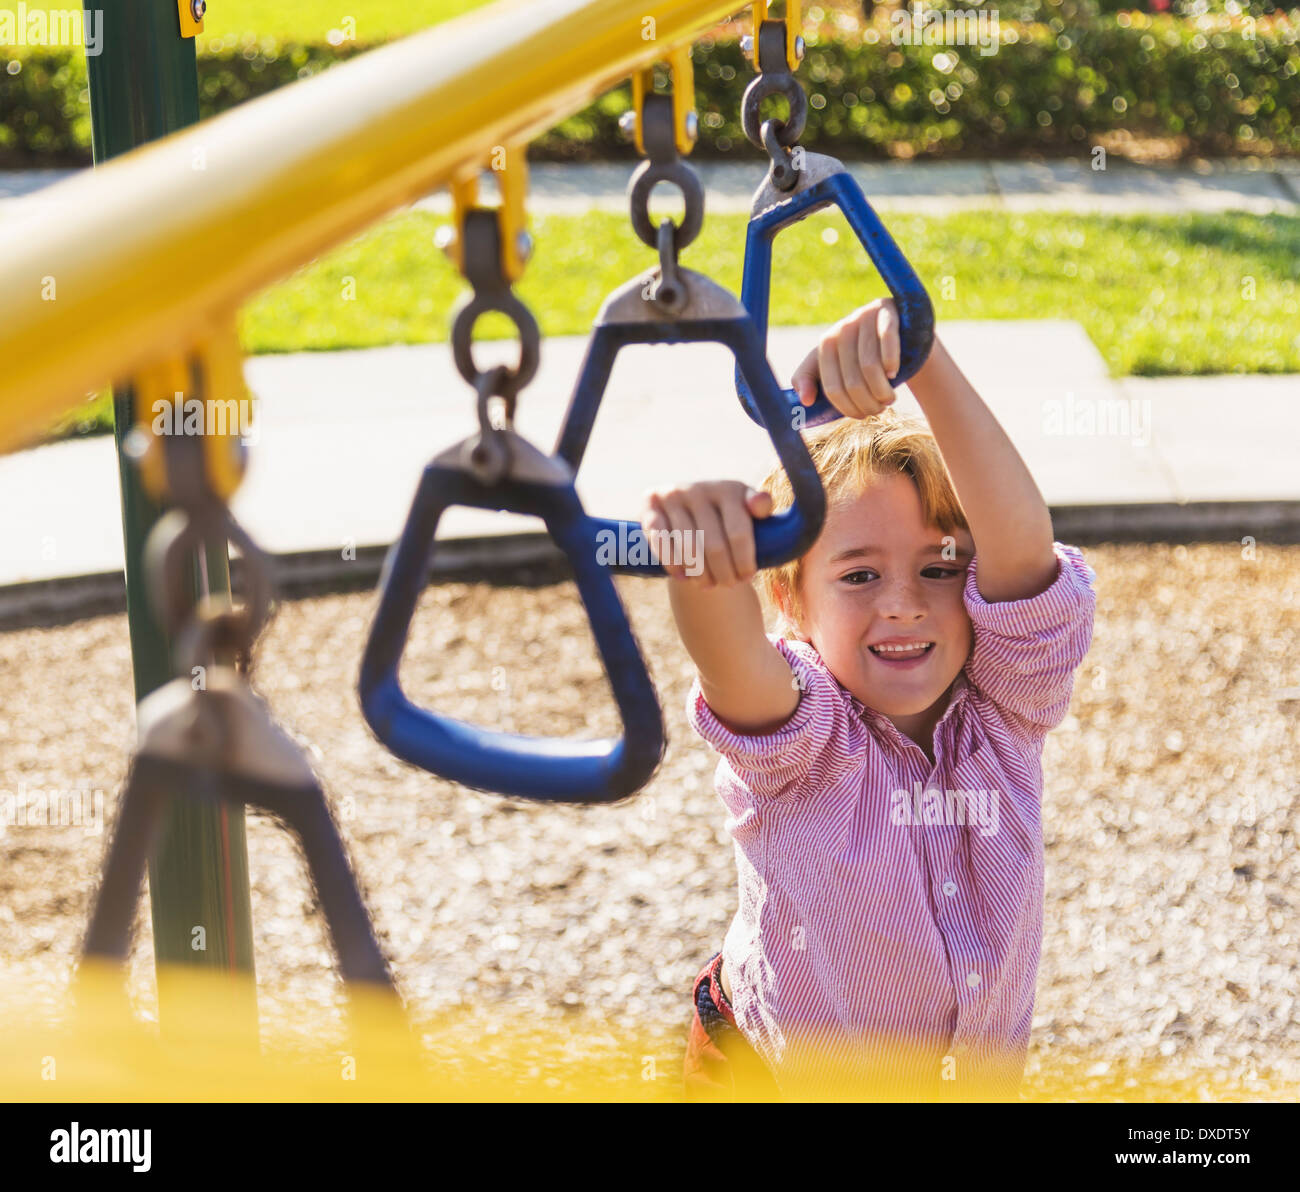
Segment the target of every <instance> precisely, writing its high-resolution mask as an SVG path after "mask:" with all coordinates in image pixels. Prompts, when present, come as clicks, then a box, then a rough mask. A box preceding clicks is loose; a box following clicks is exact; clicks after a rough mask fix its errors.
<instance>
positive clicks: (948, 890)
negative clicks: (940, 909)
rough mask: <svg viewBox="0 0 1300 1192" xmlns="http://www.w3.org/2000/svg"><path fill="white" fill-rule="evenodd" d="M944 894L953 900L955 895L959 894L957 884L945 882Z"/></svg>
mask: <svg viewBox="0 0 1300 1192" xmlns="http://www.w3.org/2000/svg"><path fill="white" fill-rule="evenodd" d="M943 892H944V893H945V894H947V895H948V897H949V898H951V897H952V896H953V895H954V894H956V893H957V883H956V882H944V883H943Z"/></svg>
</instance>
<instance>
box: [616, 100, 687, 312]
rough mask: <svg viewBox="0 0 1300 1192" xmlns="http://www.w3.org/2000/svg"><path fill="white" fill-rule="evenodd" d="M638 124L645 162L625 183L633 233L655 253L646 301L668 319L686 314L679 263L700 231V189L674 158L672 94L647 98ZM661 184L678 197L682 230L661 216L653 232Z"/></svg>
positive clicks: (681, 162)
mask: <svg viewBox="0 0 1300 1192" xmlns="http://www.w3.org/2000/svg"><path fill="white" fill-rule="evenodd" d="M640 121H641V129H642V140H643V142H644V144H645V149H646V160H644V161H642V162H641V164H640V165H638V166H637V168H636V169H635V170H634V171H633V172H632V177H631V179H629V181H628V191H627V193H628V203H629V208H630V211H631V216H632V229H633V230H634V231H635V232H636V234H637V236H638V237H640V239H641V242H642V243H643V244H646V245H647V246H649V247H650V248H653V249H656V250H657V251H658V253H659V280H658V282H657V283H656V285H655V288H654V290H653V291H652V293H651V294H650V300H651V301H652V302H654V303H656V304H657V305H659V306H661V307H662V308H663V309H664V310H666V311H668V312H669V313H677V312H678V311H681V310H682V309H684V307H685V305H686V301H687V298H688V294H687V289H686V283H685V281H684V280H683V278H682V277H681V275H680V273H679V272H678V268H677V261H678V257H679V255H680V254H681V252H682V251H683V250H684V249H685V248H686V247H687V246H688V245H689V244H691V243H692V242H693V241H694V240H695V239H696V237H698V236H699V234H700V230H701V229H702V228H703V227H704V186H703V184H702V183H701V182H700V176H699V175H698V174H697V173H696V172H695V171H694V170H693V169H691V167H690V166H689V165H688V164H687V163H686V161H685V160H683V158H682V156H681V154H680V153H679V152H678V149H677V135H676V126H675V121H674V115H673V97H672V94H671V92H667V93H649V92H647V94H646V95H645V98H644V100H643V103H642V108H641V112H640ZM660 182H668V183H671V184H672V185H673V186H676V187H677V188H678V189H679V190H680V191H681V192H682V200H683V203H684V204H685V209H684V213H683V215H682V222H681V223H680V224H674V223H673V221H672V220H671V219H669V218H668V217H667V216H665V217H664V218H663V219H662V220H661V221H660V223H659V226H658V227H657V228H656V227H655V226H654V223H653V222H652V221H651V219H650V193H651V191H653V190H654V188H655V187H656V186H657V185H658V184H659V183H660Z"/></svg>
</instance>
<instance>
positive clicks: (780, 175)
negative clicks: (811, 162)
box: [740, 20, 808, 190]
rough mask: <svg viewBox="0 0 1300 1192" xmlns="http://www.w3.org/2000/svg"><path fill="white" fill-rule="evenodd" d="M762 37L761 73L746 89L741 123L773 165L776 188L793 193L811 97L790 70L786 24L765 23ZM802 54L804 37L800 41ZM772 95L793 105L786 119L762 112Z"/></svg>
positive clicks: (756, 146) (760, 38)
mask: <svg viewBox="0 0 1300 1192" xmlns="http://www.w3.org/2000/svg"><path fill="white" fill-rule="evenodd" d="M757 34H758V74H757V76H755V78H754V79H753V81H752V82H751V83H750V84H749V86H748V87H747V88H746V89H745V96H744V98H743V99H742V100H741V106H740V123H741V127H742V128H744V130H745V136H746V137H748V138H749V140H750V143H751V144H752V145H753V146H754V147H755V148H756V149H763V150H765V151H766V153H767V155H768V159H769V161H770V163H771V165H770V172H771V178H772V185H773V186H775V187H776V188H777V189H778V190H791V189H793V187H794V185H795V183H796V182H797V181H798V180H799V169H798V167H797V165H796V164H795V162H796V156H795V147H796V146H797V145H798V142H799V138H800V137H801V136H803V130H804V126H805V125H806V124H807V121H808V96H807V93H806V92H805V91H804V89H803V84H802V83H800V82H799V80H798V79H797V78H795V76H794V73H793V72H792V71H791V70H790V64H789V59H788V57H787V54H786V36H787V35H786V25H785V21H784V20H781V21H764V22H763V23H762V25H761V26H760V28H759V29H758V30H757ZM796 44H797V46H798V47H799V53H800V54H802V46H803V38H798V39H797V42H796ZM772 95H784V96H785V98H786V101H787V102H788V103H789V105H790V114H789V116H788V117H787V118H786V119H785V120H763V119H762V116H761V112H760V109H761V108H762V106H763V101H764V100H765V99H767V98H768V97H769V96H772Z"/></svg>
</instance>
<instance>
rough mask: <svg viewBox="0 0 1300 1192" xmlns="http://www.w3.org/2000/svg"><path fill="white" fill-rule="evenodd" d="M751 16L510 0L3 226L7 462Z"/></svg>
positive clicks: (143, 154) (143, 157)
mask: <svg viewBox="0 0 1300 1192" xmlns="http://www.w3.org/2000/svg"><path fill="white" fill-rule="evenodd" d="M735 7H736V6H735V3H734V0H731V2H729V3H728V2H723V3H719V2H718V0H639V2H638V3H636V4H629V3H627V0H509V2H506V3H500V4H495V5H493V6H492V7H490V8H487V9H481V10H479V11H477V12H475V13H472V14H470V15H468V16H466V17H462V18H460V19H459V20H456V21H452V22H449V23H447V24H445V25H439V26H437V27H436V28H433V29H429V30H427V31H425V32H423V33H419V34H416V35H415V36H413V37H408V38H405V39H403V40H401V41H399V42H395V43H393V44H391V45H387V46H383V47H381V48H379V49H376V50H374V51H372V52H370V53H368V54H364V55H361V56H360V57H358V58H355V59H352V60H350V61H348V62H345V63H340V64H339V65H337V66H334V67H332V68H331V69H329V70H327V71H325V72H324V73H323V74H321V75H319V76H317V77H315V78H311V79H307V80H304V81H303V82H300V83H295V84H293V85H292V86H289V87H286V88H283V89H282V90H279V91H276V92H274V93H272V94H270V95H267V96H264V97H262V98H260V99H257V100H254V101H252V102H251V103H247V104H244V105H241V106H240V107H238V108H235V109H233V110H231V111H230V112H227V113H225V114H223V115H221V116H219V117H217V118H215V119H213V120H209V121H205V122H204V123H202V124H200V125H198V126H196V127H194V128H192V129H189V130H186V131H184V132H180V133H176V134H174V135H172V136H169V137H167V138H165V139H164V140H161V141H157V142H154V143H153V144H151V145H148V146H146V147H143V148H141V149H138V150H135V151H134V152H131V153H128V154H125V155H123V156H122V157H120V158H117V159H115V160H114V161H112V162H110V163H107V164H105V165H104V166H103V167H101V168H99V169H96V170H95V171H94V173H93V175H92V174H90V173H89V172H87V174H85V175H83V176H79V177H76V178H72V179H69V180H68V181H66V182H62V183H58V184H56V185H55V186H53V187H50V188H49V189H48V190H47V191H45V192H44V194H43V202H42V206H41V210H40V211H39V213H38V214H36V215H35V216H34V217H32V218H30V219H24V220H22V221H21V224H19V225H18V226H13V225H10V224H8V223H7V224H5V225H0V262H2V263H3V265H2V266H0V268H3V285H0V359H3V360H4V362H5V367H4V368H3V369H0V450H8V449H11V448H12V447H14V446H16V445H19V444H20V443H21V442H23V441H24V439H26V438H28V437H30V436H32V435H34V434H37V433H39V432H40V430H41V429H42V428H43V427H44V426H45V425H47V424H48V423H49V422H50V421H51V420H52V419H53V418H54V417H56V416H57V415H58V414H59V413H60V412H62V411H63V410H64V409H66V408H67V407H68V406H70V405H72V404H74V403H75V402H77V401H78V400H80V399H82V398H83V397H84V395H85V394H86V392H87V391H89V390H91V389H94V388H97V387H98V386H100V385H102V384H104V383H106V382H108V381H110V380H116V379H119V378H124V377H129V376H131V375H134V374H135V373H136V372H137V371H138V370H140V369H141V368H144V367H148V366H150V365H152V364H155V363H156V362H157V361H158V360H160V359H161V358H164V357H167V356H175V355H177V354H178V353H180V352H184V351H186V350H189V349H191V348H192V347H193V346H194V345H196V344H197V343H199V342H200V341H202V340H204V339H207V338H209V337H211V336H212V335H214V334H217V333H219V325H220V322H221V320H222V319H223V318H228V317H229V313H228V312H229V311H231V310H235V309H238V308H239V306H240V305H241V304H242V303H243V302H245V301H246V300H247V299H248V298H249V297H251V296H252V295H253V294H255V293H256V292H257V291H259V290H260V289H262V288H264V287H265V286H267V285H268V284H270V283H271V282H274V281H276V280H277V279H279V278H281V277H283V276H285V275H287V274H289V273H291V272H292V271H293V270H294V269H296V268H298V267H299V266H301V265H304V264H306V263H307V262H309V261H311V260H313V259H314V258H315V257H317V256H319V255H320V254H321V253H323V252H325V251H327V250H328V249H330V248H331V247H333V246H334V245H336V244H339V243H340V242H342V241H344V240H347V239H349V238H350V237H353V236H355V235H357V234H358V233H359V232H361V231H362V230H363V229H364V228H365V227H366V226H367V225H369V224H371V223H373V222H374V221H375V220H376V219H378V218H379V217H380V216H382V215H384V214H386V213H387V212H389V211H391V210H393V209H394V208H397V207H400V206H402V205H404V204H407V203H411V202H414V201H415V200H417V199H419V198H421V197H423V196H424V195H426V194H428V193H429V192H430V191H432V190H435V189H437V188H438V187H439V186H440V185H442V184H444V183H445V182H447V181H448V180H449V179H450V178H451V177H452V176H453V174H454V173H455V172H456V171H457V169H458V168H463V167H464V164H465V163H466V162H473V161H476V160H483V159H485V158H486V157H487V155H488V154H490V153H491V151H492V149H493V148H494V147H495V146H499V145H504V144H506V143H508V142H511V141H517V140H521V139H528V138H530V137H533V136H536V135H537V134H538V133H539V132H542V131H544V130H545V129H547V128H549V127H551V126H552V125H553V124H555V123H557V122H558V121H559V120H561V119H563V118H564V117H565V116H567V115H569V114H571V113H572V112H574V111H577V110H579V109H581V108H582V107H583V106H585V105H586V104H587V103H589V102H591V100H593V99H594V98H596V97H597V96H599V95H600V94H602V93H603V92H604V91H607V90H608V89H609V88H610V87H612V86H614V85H616V84H617V83H618V82H619V81H620V80H622V79H625V78H627V77H628V76H629V75H631V74H632V73H633V71H635V70H637V69H639V68H641V67H644V66H647V65H649V64H651V63H653V62H655V61H658V60H662V59H665V58H666V57H667V56H668V54H669V52H670V51H671V50H672V49H673V48H674V47H677V46H680V45H682V44H684V43H689V42H690V41H692V40H694V38H695V37H697V36H698V35H699V34H700V33H701V32H703V31H705V30H707V29H708V28H709V27H710V26H711V25H713V24H716V23H717V22H719V21H721V20H723V19H725V18H726V17H727V16H728V15H729V14H730V13H731V12H732V10H733V9H734V8H735ZM49 279H54V280H53V286H54V288H53V290H51V284H50V280H49ZM51 292H53V293H54V294H55V295H56V297H55V298H54V300H52V301H51V300H47V297H46V296H47V295H48V294H49V293H51Z"/></svg>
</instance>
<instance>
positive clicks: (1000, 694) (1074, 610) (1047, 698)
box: [963, 542, 1097, 732]
mask: <svg viewBox="0 0 1300 1192" xmlns="http://www.w3.org/2000/svg"><path fill="white" fill-rule="evenodd" d="M1052 549H1053V551H1054V552H1055V553H1056V558H1057V575H1056V579H1055V580H1053V582H1052V584H1051V586H1050V587H1048V588H1047V589H1046V590H1045V591H1042V592H1040V593H1039V594H1038V595H1037V596H1031V597H1029V599H1027V600H1006V601H1001V602H999V603H994V604H990V603H989V602H988V601H986V600H985V599H984V597H983V596H981V595H980V592H979V588H978V587H977V586H976V584H975V560H974V559H972V560H971V565H970V570H969V571H968V572H967V574H966V588H965V591H964V593H963V598H964V600H965V603H966V611H967V613H968V614H969V615H970V619H971V623H972V625H973V626H974V629H975V645H974V648H973V649H972V650H971V655H970V658H969V659H968V660H967V662H966V674H967V677H968V678H969V679H970V681H971V683H972V684H973V685H974V686H975V687H976V688H977V689H978V690H979V691H981V692H982V693H983V694H984V695H985V696H987V697H988V698H989V699H990V700H991V701H992V702H993V703H994V704H995V705H996V706H998V707H999V708H1001V709H1003V710H1004V711H1007V712H1010V713H1012V714H1013V715H1015V716H1017V717H1019V718H1020V719H1021V720H1023V721H1026V722H1027V723H1028V724H1029V725H1030V726H1031V728H1032V729H1035V730H1038V731H1041V732H1046V731H1047V730H1048V729H1051V728H1055V727H1056V725H1058V724H1060V722H1061V721H1062V720H1064V719H1065V714H1066V712H1067V711H1069V707H1070V693H1071V690H1072V688H1073V684H1074V672H1075V671H1076V670H1077V669H1078V667H1079V664H1080V663H1081V662H1082V661H1083V657H1084V655H1085V654H1086V653H1087V652H1088V647H1089V645H1091V643H1092V625H1093V615H1094V613H1095V611H1096V605H1097V597H1096V593H1095V592H1094V591H1093V587H1092V585H1093V581H1094V580H1095V579H1096V573H1095V572H1094V571H1093V569H1092V568H1091V567H1089V566H1088V564H1087V563H1086V562H1085V561H1084V558H1083V555H1082V554H1081V553H1080V552H1079V550H1078V549H1077V548H1076V547H1073V546H1062V545H1061V543H1059V542H1056V543H1053V544H1052Z"/></svg>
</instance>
